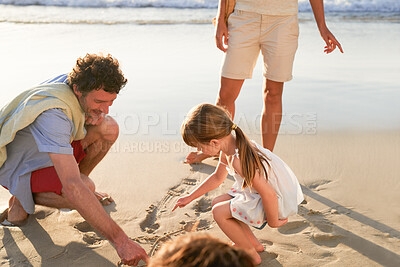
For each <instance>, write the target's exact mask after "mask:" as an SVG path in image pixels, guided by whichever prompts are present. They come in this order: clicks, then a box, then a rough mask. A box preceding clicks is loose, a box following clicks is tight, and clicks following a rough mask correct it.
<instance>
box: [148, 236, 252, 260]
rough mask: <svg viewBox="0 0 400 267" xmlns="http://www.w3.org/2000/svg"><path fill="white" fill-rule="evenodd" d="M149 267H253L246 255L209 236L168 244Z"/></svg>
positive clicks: (183, 239)
mask: <svg viewBox="0 0 400 267" xmlns="http://www.w3.org/2000/svg"><path fill="white" fill-rule="evenodd" d="M148 266H149V267H254V266H255V265H254V264H253V263H252V261H251V257H250V256H249V255H248V254H247V253H246V252H245V251H244V250H241V249H238V248H235V247H232V246H230V245H228V244H226V243H223V242H221V241H219V240H218V239H216V238H213V237H211V236H210V235H208V234H193V233H192V234H186V235H183V236H180V237H178V238H176V239H174V240H172V241H169V242H166V243H165V244H164V245H163V246H162V247H161V249H160V250H159V251H158V252H157V253H156V255H155V256H154V257H153V258H151V259H150V262H149V265H148Z"/></svg>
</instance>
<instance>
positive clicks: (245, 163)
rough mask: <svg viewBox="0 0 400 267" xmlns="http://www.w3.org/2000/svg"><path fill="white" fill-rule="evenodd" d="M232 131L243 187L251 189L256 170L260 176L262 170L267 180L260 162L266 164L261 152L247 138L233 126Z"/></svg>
mask: <svg viewBox="0 0 400 267" xmlns="http://www.w3.org/2000/svg"><path fill="white" fill-rule="evenodd" d="M233 130H234V131H235V134H236V146H237V148H238V150H239V158H240V167H241V168H242V175H243V178H244V181H245V183H244V184H243V187H247V186H249V187H252V185H253V178H254V175H255V174H256V171H257V170H258V171H259V172H260V174H261V175H262V172H261V170H262V171H263V172H264V175H265V178H266V179H268V174H267V171H266V169H265V167H264V165H263V164H262V161H265V162H267V160H266V159H265V156H263V154H262V153H261V151H259V150H258V149H257V148H256V147H254V145H252V144H251V143H250V140H249V139H248V138H247V136H246V135H245V134H244V133H243V131H242V130H241V129H240V128H239V127H237V126H236V125H235V124H234V125H233ZM267 163H268V162H267Z"/></svg>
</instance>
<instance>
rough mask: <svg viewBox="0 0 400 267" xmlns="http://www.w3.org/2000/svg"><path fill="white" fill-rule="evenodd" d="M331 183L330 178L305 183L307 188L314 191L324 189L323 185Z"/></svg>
mask: <svg viewBox="0 0 400 267" xmlns="http://www.w3.org/2000/svg"><path fill="white" fill-rule="evenodd" d="M330 183H332V181H331V180H321V181H316V182H314V183H312V184H309V185H307V187H308V188H310V189H312V190H315V191H321V190H324V189H325V188H324V186H326V185H327V184H330Z"/></svg>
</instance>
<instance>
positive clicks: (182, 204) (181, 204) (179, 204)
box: [172, 195, 192, 211]
mask: <svg viewBox="0 0 400 267" xmlns="http://www.w3.org/2000/svg"><path fill="white" fill-rule="evenodd" d="M190 202H192V199H191V197H190V195H189V196H186V197H181V198H179V199H178V200H177V201H176V204H175V207H174V208H173V209H172V211H174V210H176V208H177V207H179V208H183V207H185V206H186V205H187V204H189V203H190Z"/></svg>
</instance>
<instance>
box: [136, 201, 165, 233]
mask: <svg viewBox="0 0 400 267" xmlns="http://www.w3.org/2000/svg"><path fill="white" fill-rule="evenodd" d="M158 210H159V207H157V206H155V205H150V207H149V208H148V209H147V210H146V212H147V215H146V217H145V218H144V220H143V221H142V222H140V223H139V226H140V229H142V231H145V232H147V233H153V232H154V231H156V230H157V229H158V228H160V225H159V224H158V223H156V220H157V212H158Z"/></svg>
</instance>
